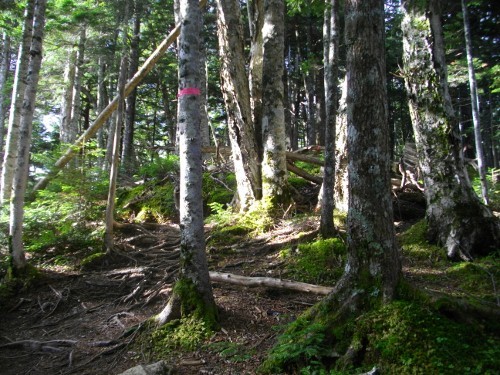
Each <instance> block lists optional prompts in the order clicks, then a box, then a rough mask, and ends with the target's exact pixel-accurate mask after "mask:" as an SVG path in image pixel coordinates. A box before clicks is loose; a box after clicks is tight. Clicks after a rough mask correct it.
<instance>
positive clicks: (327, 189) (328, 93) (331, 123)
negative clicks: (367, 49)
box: [319, 0, 339, 238]
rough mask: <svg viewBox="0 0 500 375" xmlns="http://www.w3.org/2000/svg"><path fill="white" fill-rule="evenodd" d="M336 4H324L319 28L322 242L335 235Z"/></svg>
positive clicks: (337, 7)
mask: <svg viewBox="0 0 500 375" xmlns="http://www.w3.org/2000/svg"><path fill="white" fill-rule="evenodd" d="M338 11H339V4H338V0H330V1H327V4H326V8H325V17H324V24H323V54H324V57H323V60H324V67H325V74H324V77H325V78H324V79H325V112H326V113H325V116H326V119H325V167H324V175H323V186H322V199H321V219H320V229H319V230H320V233H321V235H322V236H323V237H324V238H328V237H333V236H334V235H335V234H336V230H335V225H334V223H333V210H334V209H335V200H334V196H333V194H334V185H335V133H336V131H335V122H336V115H337V101H338V99H337V96H338V95H337V86H338V74H339V72H338V59H339V35H338V34H339V26H338V24H339V23H338V19H339V17H338Z"/></svg>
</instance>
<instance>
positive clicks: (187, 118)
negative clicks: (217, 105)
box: [156, 0, 216, 324]
mask: <svg viewBox="0 0 500 375" xmlns="http://www.w3.org/2000/svg"><path fill="white" fill-rule="evenodd" d="M180 23H181V25H182V26H181V33H180V37H179V57H178V59H179V94H178V98H179V101H178V123H179V125H178V131H179V157H180V181H179V184H180V210H179V211H180V212H179V216H180V218H179V220H180V224H179V225H180V229H181V245H180V258H181V262H180V270H179V279H178V281H177V282H176V285H175V287H174V290H173V293H172V296H171V297H170V299H169V301H168V303H167V305H166V307H165V308H164V309H163V310H162V312H161V313H160V314H159V315H158V316H157V318H156V322H157V323H158V324H164V323H166V322H168V321H170V320H172V319H177V318H180V317H181V316H189V315H195V317H196V318H198V319H203V320H205V321H206V322H207V323H209V324H210V323H211V324H214V323H215V319H216V306H215V302H214V298H213V293H212V286H211V284H210V279H209V274H208V264H207V260H206V255H205V235H204V228H203V199H202V179H203V171H202V152H201V139H200V137H199V134H200V123H201V118H200V95H201V90H200V64H202V63H203V62H202V61H200V43H201V38H200V32H201V28H202V17H201V12H200V7H199V4H198V1H197V0H180ZM200 310H201V311H200Z"/></svg>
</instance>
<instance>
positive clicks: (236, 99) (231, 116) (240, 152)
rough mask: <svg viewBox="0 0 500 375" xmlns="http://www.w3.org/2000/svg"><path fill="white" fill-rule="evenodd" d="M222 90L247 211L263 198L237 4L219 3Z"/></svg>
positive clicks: (229, 0)
mask: <svg viewBox="0 0 500 375" xmlns="http://www.w3.org/2000/svg"><path fill="white" fill-rule="evenodd" d="M217 12H218V17H217V24H218V34H219V54H220V56H221V62H222V66H221V88H222V94H223V96H224V101H225V104H226V110H227V113H228V128H229V139H230V142H231V151H232V156H233V163H234V170H235V176H236V184H237V191H238V200H239V209H240V211H246V210H247V209H248V208H249V207H250V206H251V205H252V204H253V203H254V201H255V200H256V199H259V198H260V196H261V191H260V189H261V183H260V165H259V163H258V159H259V157H258V154H257V145H256V142H255V129H254V127H253V122H252V111H251V107H250V89H249V85H248V76H247V74H246V70H245V57H244V50H243V49H244V45H243V43H244V39H243V38H244V35H243V29H242V25H241V23H240V19H241V14H240V5H239V3H238V2H237V1H234V0H218V1H217Z"/></svg>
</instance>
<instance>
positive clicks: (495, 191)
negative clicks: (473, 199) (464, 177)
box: [469, 168, 500, 211]
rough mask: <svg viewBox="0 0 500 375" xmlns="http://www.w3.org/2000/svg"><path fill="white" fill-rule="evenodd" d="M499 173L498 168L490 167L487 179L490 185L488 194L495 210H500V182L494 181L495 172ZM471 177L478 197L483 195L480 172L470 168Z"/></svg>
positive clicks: (491, 206)
mask: <svg viewBox="0 0 500 375" xmlns="http://www.w3.org/2000/svg"><path fill="white" fill-rule="evenodd" d="M495 172H496V173H497V174H498V173H499V171H498V170H496V171H495V170H494V169H490V170H489V171H488V172H487V173H486V181H487V185H488V196H489V198H490V208H491V209H492V210H493V211H500V184H499V183H494V182H493V178H492V177H493V173H495ZM469 177H470V179H471V182H472V186H473V188H474V190H475V191H476V194H477V195H478V197H481V196H482V195H481V180H480V179H479V173H478V172H477V171H476V170H475V169H473V168H470V169H469Z"/></svg>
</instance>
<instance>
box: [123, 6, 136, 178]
mask: <svg viewBox="0 0 500 375" xmlns="http://www.w3.org/2000/svg"><path fill="white" fill-rule="evenodd" d="M139 3H140V1H139V0H136V1H134V28H133V31H132V32H133V34H132V38H131V40H130V64H129V68H128V74H129V78H132V77H133V76H134V74H135V73H136V72H137V68H138V67H139V42H140V32H141V10H140V9H139V7H141V5H140V4H139ZM136 101H137V88H135V89H133V90H132V92H131V93H130V95H129V96H128V97H127V109H126V111H127V113H126V116H125V128H124V130H123V147H122V165H123V167H124V170H125V171H126V172H127V173H128V174H133V172H134V169H135V165H134V131H135V129H134V123H135V112H136V110H135V106H136Z"/></svg>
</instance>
